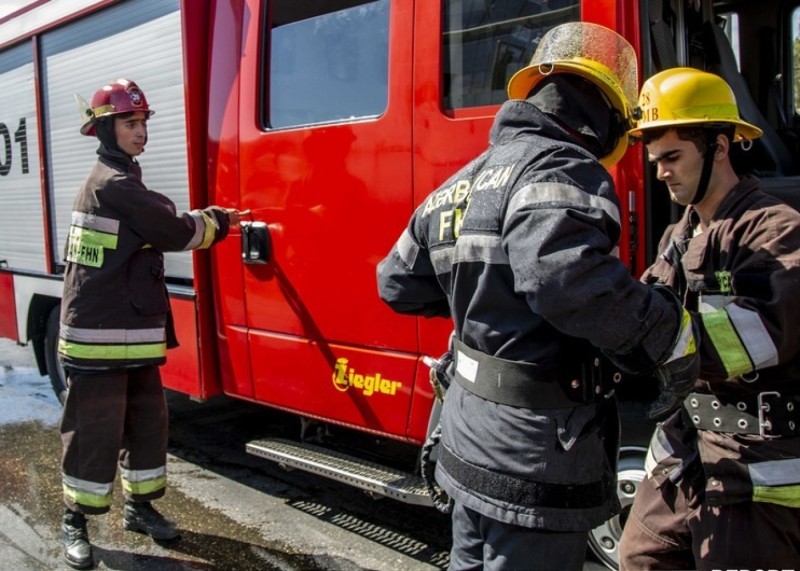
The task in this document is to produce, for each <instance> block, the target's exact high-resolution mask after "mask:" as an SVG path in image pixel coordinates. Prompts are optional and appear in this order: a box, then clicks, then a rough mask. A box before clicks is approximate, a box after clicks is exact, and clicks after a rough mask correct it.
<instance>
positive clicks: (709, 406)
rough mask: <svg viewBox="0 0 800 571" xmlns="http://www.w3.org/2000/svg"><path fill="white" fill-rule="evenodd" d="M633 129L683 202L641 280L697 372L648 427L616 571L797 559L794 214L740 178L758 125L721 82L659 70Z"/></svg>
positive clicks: (799, 393)
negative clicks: (677, 303) (682, 334)
mask: <svg viewBox="0 0 800 571" xmlns="http://www.w3.org/2000/svg"><path fill="white" fill-rule="evenodd" d="M639 103H640V107H641V119H640V120H639V122H638V124H637V125H636V127H635V128H634V129H633V130H632V131H631V135H632V136H635V137H640V138H641V139H642V140H643V141H644V143H645V145H646V147H647V154H648V158H649V161H650V162H651V163H652V164H653V166H654V167H655V169H656V176H657V178H658V179H659V180H661V181H663V182H664V183H666V185H667V188H668V189H669V193H670V196H671V197H672V200H673V201H674V202H676V203H678V204H681V205H683V206H685V207H686V209H685V211H684V214H683V217H682V218H681V220H680V221H679V222H678V223H677V224H675V225H674V226H672V227H670V228H669V229H667V231H666V233H665V234H664V237H663V238H662V240H661V244H660V255H659V257H658V260H657V261H656V263H655V264H654V265H653V266H652V267H650V268H649V269H648V270H647V271H646V272H645V274H644V275H643V277H642V280H643V281H644V282H646V283H648V284H661V285H663V286H667V287H669V288H671V289H672V290H673V291H674V292H675V293H676V295H678V296H679V297H680V298H681V299H682V300H683V302H684V304H685V307H686V309H688V310H689V312H690V314H691V315H692V316H693V319H695V321H696V322H697V323H698V324H699V331H698V340H699V343H700V348H699V351H700V355H701V361H700V363H701V367H700V375H699V378H698V380H697V381H696V383H694V384H693V386H692V387H690V392H688V394H686V395H678V394H676V395H675V396H676V397H679V396H680V397H685V400H684V402H683V403H682V405H681V406H680V407H678V409H677V410H676V411H675V412H674V413H672V414H671V416H669V417H668V418H667V419H666V420H665V421H664V422H663V423H662V424H661V425H659V427H658V429H657V430H656V433H655V434H654V436H653V440H652V442H651V446H650V450H649V453H648V462H647V469H648V476H647V478H646V480H645V481H644V482H643V484H642V485H641V487H640V488H639V492H638V494H637V497H636V500H635V502H634V504H633V508H632V511H631V514H630V516H629V517H628V520H627V524H626V526H625V530H624V533H623V535H622V540H621V547H620V566H621V568H622V569H623V570H626V569H627V570H634V569H635V570H637V571H639V570H646V569H700V570H710V569H732V568H736V569H756V568H758V569H796V568H798V563H800V514H799V513H798V507H800V432H799V431H800V335H798V331H800V303H798V300H797V292H798V284H800V215H798V213H797V212H796V211H795V210H793V209H792V208H790V207H789V206H787V205H786V204H784V203H783V202H781V201H780V200H778V199H777V198H774V197H772V196H770V195H768V194H765V193H764V191H763V190H762V189H761V183H760V181H759V180H758V179H757V178H755V177H752V176H742V177H740V176H739V175H737V173H736V172H735V171H734V168H733V165H732V164H731V159H730V151H731V146H732V145H733V144H735V143H737V142H740V141H741V142H745V141H752V140H753V139H755V138H757V137H759V136H760V135H761V131H760V130H759V129H758V128H757V127H755V126H754V125H751V124H749V123H747V122H745V121H743V120H742V119H741V118H740V117H739V113H738V109H737V105H736V100H735V98H734V95H733V93H732V91H731V89H730V87H729V86H728V85H727V84H726V83H725V81H724V80H723V79H721V78H720V77H718V76H716V75H713V74H710V73H705V72H702V71H698V70H695V69H688V68H675V69H669V70H666V71H663V72H661V73H659V74H657V75H655V76H653V77H652V78H650V79H649V80H648V81H646V82H645V84H644V85H643V87H642V90H641V94H640V97H639Z"/></svg>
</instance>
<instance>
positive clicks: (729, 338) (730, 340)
mask: <svg viewBox="0 0 800 571" xmlns="http://www.w3.org/2000/svg"><path fill="white" fill-rule="evenodd" d="M700 316H701V317H702V318H703V326H704V327H705V329H706V331H707V332H708V336H709V337H711V342H712V343H713V344H714V348H715V349H716V350H717V353H718V354H719V356H720V359H722V364H723V365H724V366H725V370H726V371H727V373H728V377H729V378H731V377H738V376H739V375H743V374H745V373H749V372H750V371H752V370H753V363H752V362H751V361H750V355H749V354H748V353H747V350H746V349H745V348H744V345H742V341H741V340H740V339H739V335H738V334H737V333H736V329H735V328H734V327H733V324H732V323H731V320H730V318H729V317H728V312H727V311H725V310H724V309H720V310H718V311H712V312H710V313H701V314H700Z"/></svg>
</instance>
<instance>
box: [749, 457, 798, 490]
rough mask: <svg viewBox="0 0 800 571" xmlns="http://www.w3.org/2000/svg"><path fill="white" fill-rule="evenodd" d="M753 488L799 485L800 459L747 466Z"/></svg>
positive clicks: (770, 461) (755, 463)
mask: <svg viewBox="0 0 800 571" xmlns="http://www.w3.org/2000/svg"><path fill="white" fill-rule="evenodd" d="M747 471H748V472H749V473H750V481H751V482H753V485H754V486H785V485H787V484H800V458H789V459H786V460H767V461H766V462H754V463H752V464H748V465H747Z"/></svg>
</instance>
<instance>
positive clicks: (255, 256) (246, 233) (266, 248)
mask: <svg viewBox="0 0 800 571" xmlns="http://www.w3.org/2000/svg"><path fill="white" fill-rule="evenodd" d="M239 225H240V226H241V228H242V261H243V262H244V263H245V264H268V263H269V261H270V258H271V257H272V238H271V237H270V235H269V228H268V227H267V223H266V222H240V223H239Z"/></svg>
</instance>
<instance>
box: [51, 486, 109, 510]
mask: <svg viewBox="0 0 800 571" xmlns="http://www.w3.org/2000/svg"><path fill="white" fill-rule="evenodd" d="M62 487H63V489H64V497H65V498H67V499H68V500H70V501H71V502H73V503H76V504H80V505H83V506H90V507H93V508H106V507H108V506H110V505H111V499H112V498H111V494H110V493H109V494H106V495H105V496H98V495H96V494H90V493H88V492H82V491H80V490H76V489H75V488H71V487H69V486H67V485H66V484H63V486H62Z"/></svg>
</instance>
